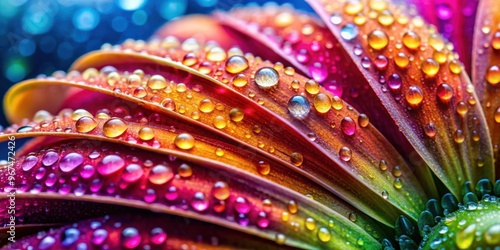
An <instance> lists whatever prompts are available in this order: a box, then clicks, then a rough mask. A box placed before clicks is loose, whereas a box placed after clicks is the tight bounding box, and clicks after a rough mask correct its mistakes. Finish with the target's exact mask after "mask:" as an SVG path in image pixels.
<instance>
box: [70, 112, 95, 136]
mask: <svg viewBox="0 0 500 250" xmlns="http://www.w3.org/2000/svg"><path fill="white" fill-rule="evenodd" d="M75 127H76V131H78V132H80V133H88V132H90V131H92V130H94V128H95V127H97V122H96V121H95V120H94V119H93V118H91V117H88V116H83V117H81V118H80V119H78V121H76V124H75Z"/></svg>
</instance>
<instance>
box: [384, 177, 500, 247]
mask: <svg viewBox="0 0 500 250" xmlns="http://www.w3.org/2000/svg"><path fill="white" fill-rule="evenodd" d="M463 193H464V196H463V199H462V202H461V203H459V202H458V201H457V199H456V198H455V197H454V196H453V195H452V194H450V193H447V194H445V195H443V197H442V198H441V201H440V202H439V201H438V200H436V199H430V200H429V201H428V202H427V205H426V209H425V210H424V211H422V213H420V216H419V219H418V230H416V228H415V227H414V226H413V225H412V223H411V221H410V220H408V219H407V218H406V217H404V216H401V217H399V218H398V220H397V221H396V224H395V230H396V239H395V240H396V241H397V244H398V245H399V247H400V248H401V249H483V250H486V249H490V250H499V249H500V180H497V181H496V182H495V184H494V185H493V184H492V183H491V182H490V181H489V180H488V179H482V180H480V181H478V183H477V184H476V188H475V189H473V188H472V185H471V183H470V182H466V183H465V184H464V188H463ZM417 231H418V232H417ZM419 236H420V237H419ZM416 242H420V245H418V244H417V243H416ZM383 244H384V249H392V246H391V245H390V243H389V241H388V240H385V241H384V242H383Z"/></svg>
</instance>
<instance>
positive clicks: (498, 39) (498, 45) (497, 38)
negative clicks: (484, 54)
mask: <svg viewBox="0 0 500 250" xmlns="http://www.w3.org/2000/svg"><path fill="white" fill-rule="evenodd" d="M491 47H492V48H493V49H496V50H500V31H497V32H495V34H494V35H493V38H492V39H491Z"/></svg>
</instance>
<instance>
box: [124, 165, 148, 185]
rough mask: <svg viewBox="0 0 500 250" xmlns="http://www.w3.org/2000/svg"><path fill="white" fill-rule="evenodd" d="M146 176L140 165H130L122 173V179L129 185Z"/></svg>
mask: <svg viewBox="0 0 500 250" xmlns="http://www.w3.org/2000/svg"><path fill="white" fill-rule="evenodd" d="M143 174H144V170H143V169H142V167H141V166H140V165H138V164H134V163H132V164H129V165H127V166H126V167H125V169H124V171H123V173H122V179H123V180H124V181H126V182H128V183H133V182H136V181H138V180H139V179H141V177H142V176H143Z"/></svg>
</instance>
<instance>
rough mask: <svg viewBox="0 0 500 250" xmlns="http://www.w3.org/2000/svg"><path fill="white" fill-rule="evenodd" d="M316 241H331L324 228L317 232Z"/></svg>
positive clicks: (328, 231)
mask: <svg viewBox="0 0 500 250" xmlns="http://www.w3.org/2000/svg"><path fill="white" fill-rule="evenodd" d="M318 239H319V240H320V241H322V242H329V241H330V240H331V239H332V235H331V234H330V230H328V228H325V227H321V228H319V230H318Z"/></svg>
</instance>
